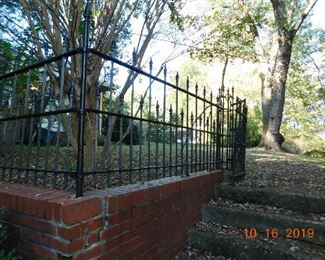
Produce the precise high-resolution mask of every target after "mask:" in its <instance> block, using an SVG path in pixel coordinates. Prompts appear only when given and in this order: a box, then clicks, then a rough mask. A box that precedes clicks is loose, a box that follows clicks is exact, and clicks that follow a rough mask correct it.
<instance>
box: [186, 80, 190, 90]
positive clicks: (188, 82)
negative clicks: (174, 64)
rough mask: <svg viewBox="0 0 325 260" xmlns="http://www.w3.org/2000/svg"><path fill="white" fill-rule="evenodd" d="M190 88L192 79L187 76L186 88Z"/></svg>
mask: <svg viewBox="0 0 325 260" xmlns="http://www.w3.org/2000/svg"><path fill="white" fill-rule="evenodd" d="M189 88H190V79H189V78H188V77H187V78H186V90H188V89H189Z"/></svg>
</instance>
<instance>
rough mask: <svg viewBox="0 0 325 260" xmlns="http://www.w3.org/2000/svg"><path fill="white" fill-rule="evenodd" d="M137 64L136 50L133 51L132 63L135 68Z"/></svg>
mask: <svg viewBox="0 0 325 260" xmlns="http://www.w3.org/2000/svg"><path fill="white" fill-rule="evenodd" d="M136 62H137V53H136V51H135V48H134V49H133V52H132V63H133V66H135V64H136Z"/></svg>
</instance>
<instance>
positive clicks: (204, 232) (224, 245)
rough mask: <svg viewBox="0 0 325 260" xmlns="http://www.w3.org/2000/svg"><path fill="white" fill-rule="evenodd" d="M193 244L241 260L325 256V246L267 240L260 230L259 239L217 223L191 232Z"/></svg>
mask: <svg viewBox="0 0 325 260" xmlns="http://www.w3.org/2000/svg"><path fill="white" fill-rule="evenodd" d="M189 245H190V246H191V247H192V248H196V249H198V250H200V251H203V252H211V253H212V254H213V255H217V256H225V257H227V258H230V259H239V260H241V259H245V260H250V259H251V260H255V259H263V260H274V259H277V260H282V259H301V260H307V259H313V260H321V259H325V248H324V247H323V246H318V245H312V244H309V243H305V242H303V241H297V240H288V239H284V238H281V237H278V238H276V239H266V238H265V236H264V235H263V234H260V233H258V234H257V236H256V237H255V238H245V237H244V232H243V230H240V229H236V228H233V227H231V226H225V225H218V224H213V223H209V224H207V223H202V222H201V223H198V225H197V227H195V228H193V229H192V230H191V231H190V232H189Z"/></svg>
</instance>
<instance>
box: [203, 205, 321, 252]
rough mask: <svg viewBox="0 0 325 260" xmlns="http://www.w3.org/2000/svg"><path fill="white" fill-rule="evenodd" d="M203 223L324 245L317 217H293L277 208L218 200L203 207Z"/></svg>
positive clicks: (319, 220)
mask: <svg viewBox="0 0 325 260" xmlns="http://www.w3.org/2000/svg"><path fill="white" fill-rule="evenodd" d="M218 202H219V203H218ZM225 205H227V206H225ZM228 205H230V206H231V207H229V206H228ZM202 220H203V221H204V222H207V223H208V222H215V223H219V224H224V225H232V226H234V227H236V228H240V229H245V228H250V229H252V228H255V229H256V230H257V231H258V232H260V233H265V232H269V233H270V232H271V231H272V230H274V232H277V234H278V235H279V236H282V237H286V238H292V239H298V240H303V241H306V242H309V243H314V244H319V245H323V246H325V223H324V222H321V220H322V216H320V215H306V217H304V216H303V215H302V214H300V215H297V216H296V215H295V213H294V212H289V213H287V212H286V211H285V210H283V209H278V208H271V207H261V206H260V205H249V204H243V205H238V204H237V203H231V202H228V203H224V202H222V201H217V203H215V202H214V203H209V204H205V205H203V209H202ZM324 220H325V217H324Z"/></svg>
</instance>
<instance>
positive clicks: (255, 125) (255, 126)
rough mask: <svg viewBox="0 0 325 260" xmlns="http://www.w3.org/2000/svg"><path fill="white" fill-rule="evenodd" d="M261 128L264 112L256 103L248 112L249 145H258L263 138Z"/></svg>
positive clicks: (247, 140)
mask: <svg viewBox="0 0 325 260" xmlns="http://www.w3.org/2000/svg"><path fill="white" fill-rule="evenodd" d="M261 129H262V112H261V110H260V108H259V106H257V105H256V106H254V107H253V109H251V110H249V112H248V118H247V135H246V142H247V147H255V146H258V144H259V143H260V141H261V138H262V133H261Z"/></svg>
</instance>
